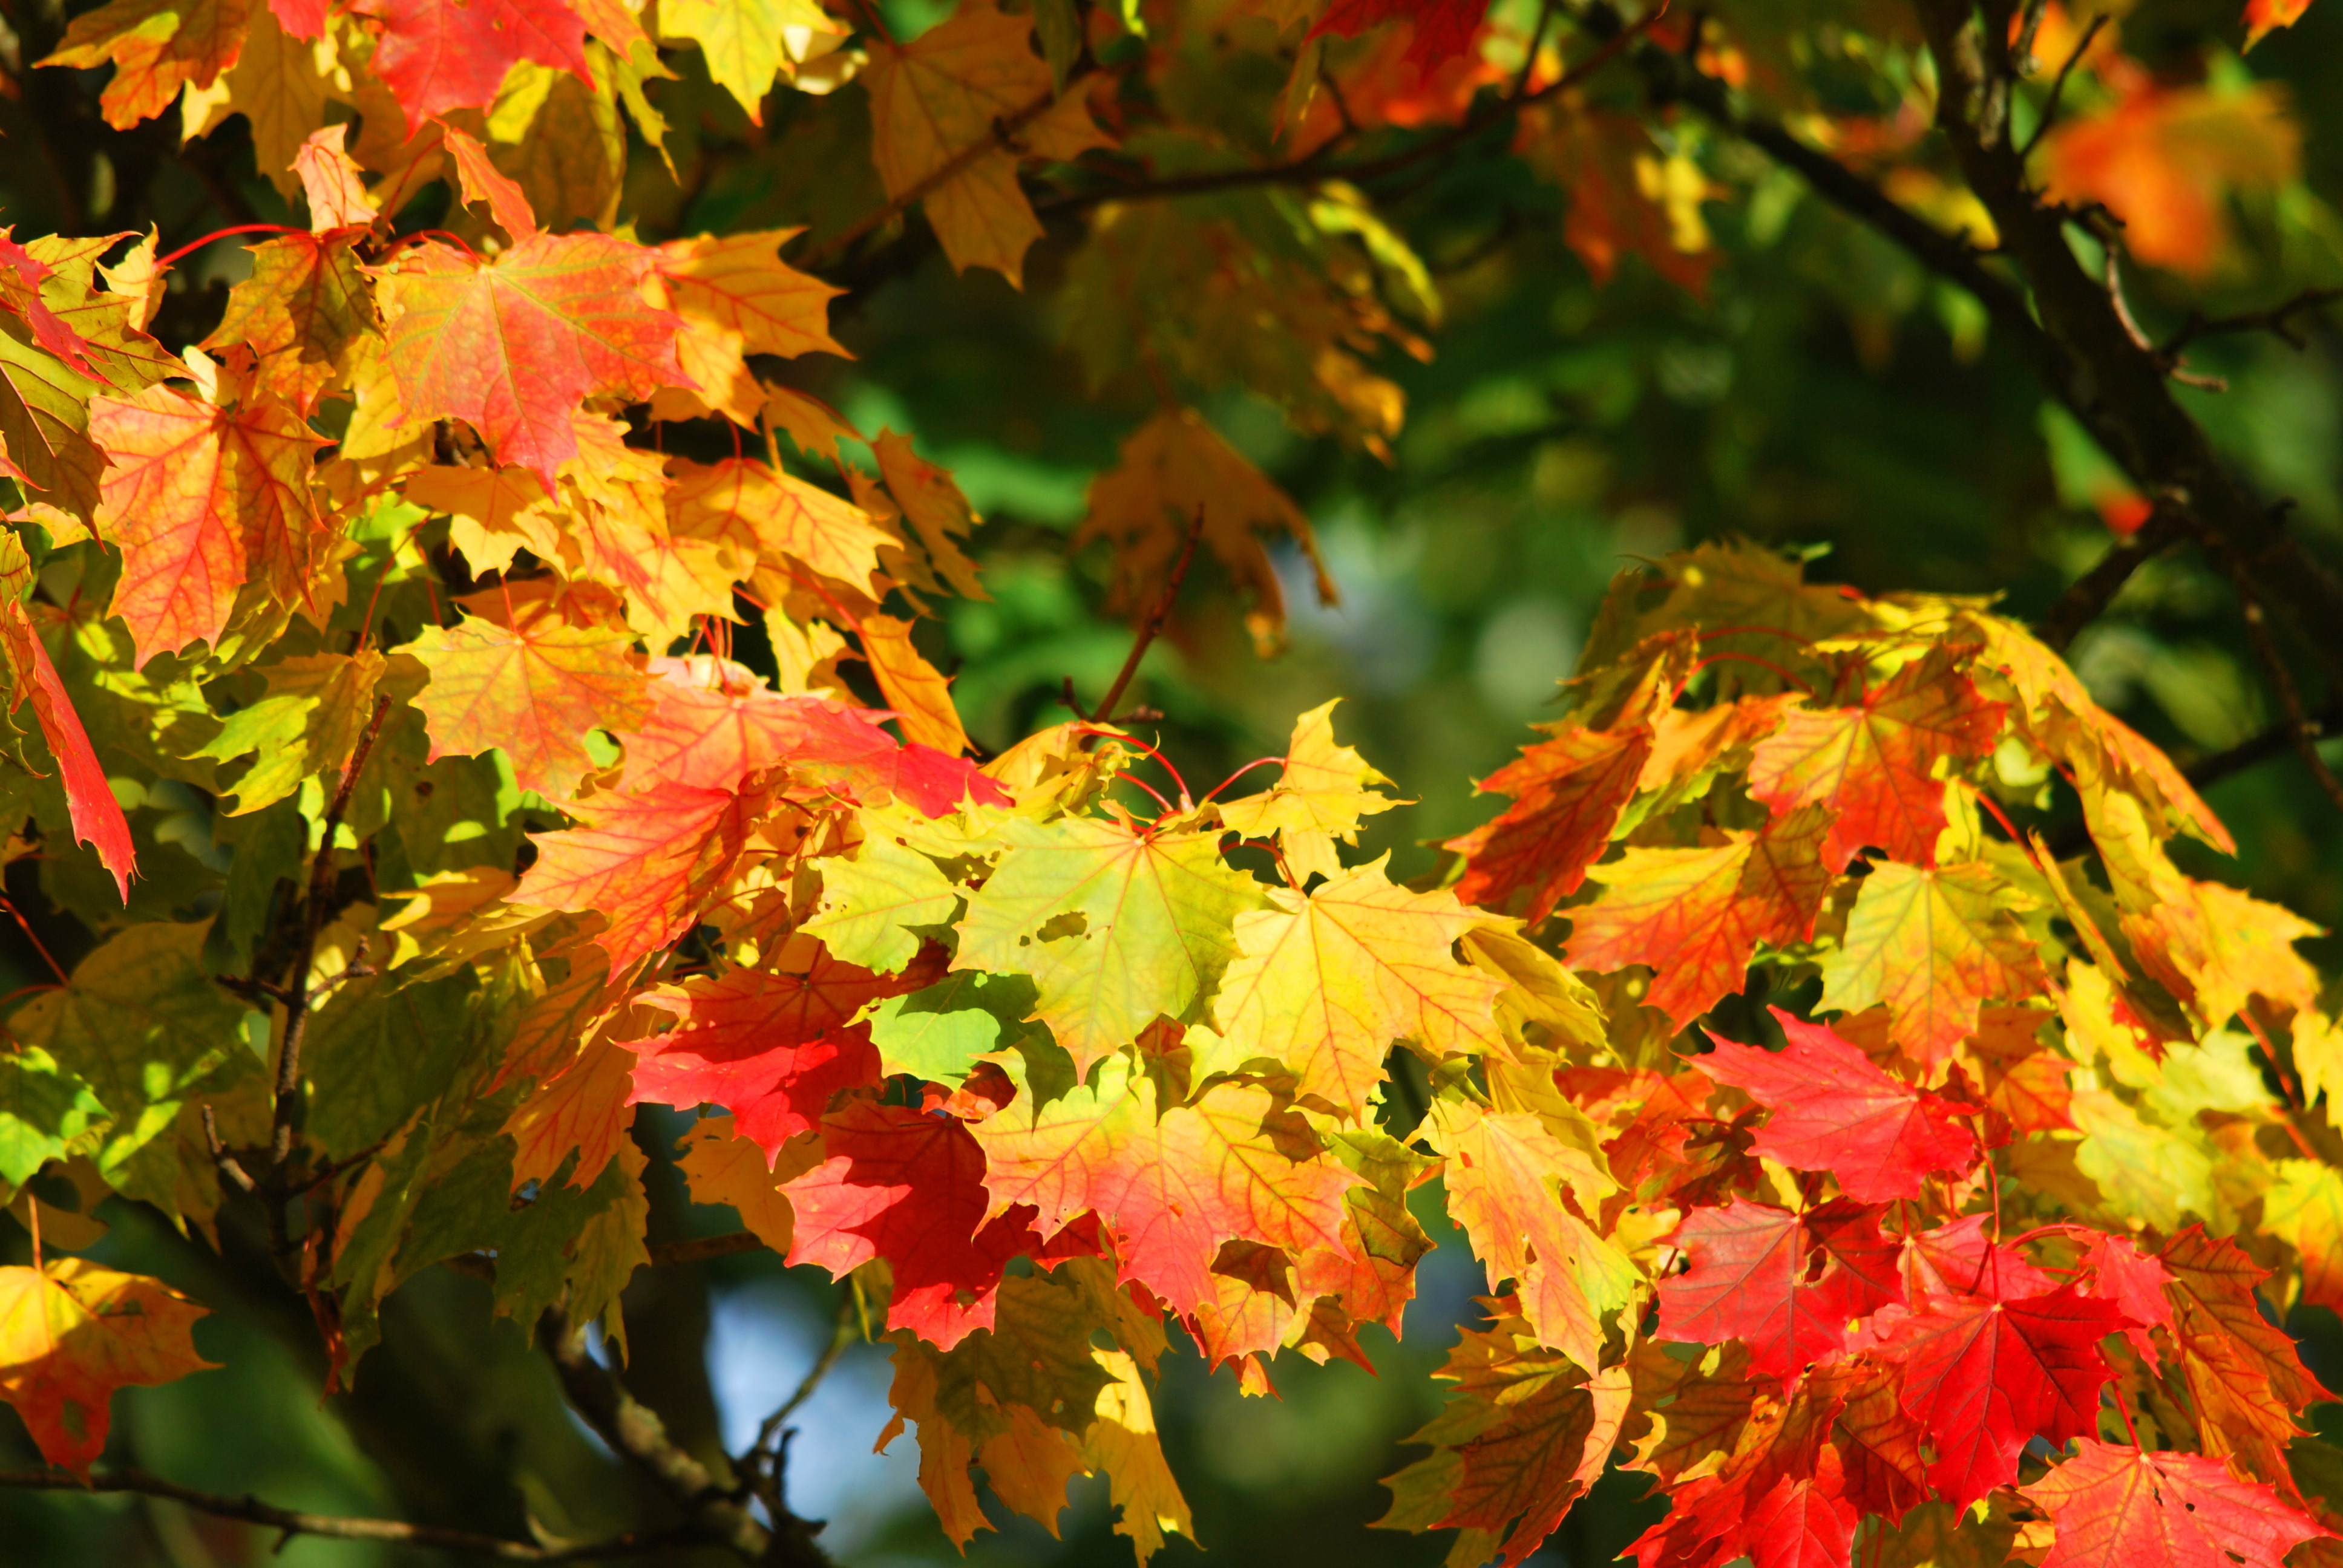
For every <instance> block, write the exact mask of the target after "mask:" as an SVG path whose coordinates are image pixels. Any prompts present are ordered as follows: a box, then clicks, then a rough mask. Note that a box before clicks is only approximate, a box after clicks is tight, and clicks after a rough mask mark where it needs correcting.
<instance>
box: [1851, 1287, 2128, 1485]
mask: <svg viewBox="0 0 2343 1568" xmlns="http://www.w3.org/2000/svg"><path fill="white" fill-rule="evenodd" d="M2123 1321H2124V1319H2123V1314H2122V1312H2120V1311H2119V1310H2118V1309H2117V1307H2115V1306H2114V1305H2113V1304H2111V1303H2109V1302H2100V1301H2094V1300H2092V1299H2091V1298H2089V1297H2087V1296H2083V1295H2078V1294H2077V1292H2075V1290H2074V1288H2073V1287H2072V1286H2061V1287H2060V1288H2059V1289H2057V1290H2056V1291H2051V1292H2046V1293H2045V1294H2041V1295H2035V1296H2019V1297H2015V1298H2012V1297H1993V1296H1975V1295H1972V1296H1955V1295H1945V1296H1932V1297H1930V1298H1929V1299H1928V1300H1927V1301H1926V1303H1925V1304H1923V1305H1921V1306H1920V1307H1918V1308H1917V1309H1916V1310H1907V1309H1906V1308H1903V1307H1898V1306H1888V1307H1883V1308H1881V1309H1880V1310H1879V1312H1878V1313H1877V1314H1876V1315H1875V1316H1874V1317H1873V1319H1872V1320H1871V1322H1870V1325H1869V1332H1868V1334H1867V1336H1866V1338H1867V1339H1868V1340H1869V1341H1870V1342H1871V1343H1872V1344H1873V1345H1874V1346H1875V1348H1876V1350H1877V1352H1879V1353H1881V1354H1883V1355H1886V1356H1888V1357H1891V1358H1893V1359H1894V1360H1896V1361H1897V1362H1900V1363H1901V1364H1902V1366H1903V1368H1904V1409H1905V1410H1906V1412H1908V1413H1909V1414H1910V1415H1911V1417H1912V1419H1913V1420H1915V1421H1916V1422H1919V1423H1920V1424H1921V1425H1922V1426H1923V1427H1925V1428H1926V1430H1927V1432H1928V1435H1929V1439H1930V1441H1931V1442H1933V1443H1934V1444H1935V1445H1936V1457H1935V1458H1934V1459H1932V1460H1930V1461H1929V1462H1928V1483H1929V1484H1930V1485H1931V1486H1933V1487H1934V1488H1936V1491H1937V1493H1939V1494H1941V1495H1942V1496H1943V1497H1944V1498H1945V1500H1946V1502H1948V1503H1952V1504H1953V1505H1954V1506H1955V1507H1956V1508H1966V1507H1967V1506H1968V1505H1969V1504H1970V1503H1974V1502H1976V1500H1977V1499H1978V1498H1980V1497H1982V1496H1984V1495H1985V1494H1986V1493H1988V1492H1990V1491H1992V1490H1993V1489H1994V1488H1995V1487H1996V1486H2005V1485H2007V1484H2008V1483H2010V1482H2012V1481H2014V1480H2016V1476H2017V1455H2018V1451H2019V1450H2020V1449H2022V1448H2024V1447H2025V1446H2026V1442H2028V1441H2029V1440H2030V1439H2032V1438H2034V1437H2036V1436H2040V1437H2043V1438H2046V1439H2047V1440H2048V1441H2049V1442H2052V1443H2054V1444H2057V1443H2064V1442H2066V1440H2067V1439H2069V1438H2072V1437H2076V1436H2079V1435H2081V1434H2083V1433H2086V1432H2093V1431H2096V1430H2097V1424H2098V1407H2099V1389H2100V1387H2101V1385H2103V1384H2105V1383H2106V1382H2107V1379H2108V1378H2109V1376H2110V1375H2112V1374H2111V1372H2110V1371H2109V1369H2108V1366H2107V1360H2106V1358H2105V1357H2103V1356H2102V1355H2100V1353H2099V1351H2098V1342H2099V1341H2100V1340H2101V1339H2103V1338H2105V1337H2106V1336H2107V1335H2108V1334H2111V1333H2113V1332H2116V1330H2117V1328H2119V1327H2121V1326H2122V1324H2123Z"/></svg>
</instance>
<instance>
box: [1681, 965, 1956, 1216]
mask: <svg viewBox="0 0 2343 1568" xmlns="http://www.w3.org/2000/svg"><path fill="white" fill-rule="evenodd" d="M1770 1011H1771V1012H1772V1013H1773V1015H1774V1018H1775V1021H1776V1022H1777V1023H1779V1024H1780V1025H1781V1027H1782V1032H1783V1034H1784V1035H1785V1037H1787V1039H1788V1041H1789V1043H1788V1044H1787V1045H1786V1046H1785V1047H1784V1048H1783V1050H1781V1051H1780V1052H1779V1053H1778V1054H1776V1053H1774V1052H1770V1051H1765V1050H1757V1049H1755V1048H1754V1047H1751V1046H1746V1045H1741V1044H1738V1043H1736V1042H1735V1041H1733V1040H1727V1039H1725V1037H1724V1036H1722V1035H1717V1034H1712V1035H1711V1037H1710V1038H1711V1040H1713V1041H1714V1043H1715V1050H1713V1051H1712V1052H1711V1053H1710V1054H1709V1055H1707V1056H1704V1057H1702V1058H1700V1059H1699V1060H1700V1070H1702V1071H1703V1072H1704V1073H1706V1074H1707V1075H1708V1076H1709V1077H1711V1078H1713V1079H1715V1080H1716V1081H1719V1082H1721V1083H1730V1084H1733V1085H1734V1086H1735V1087H1736V1088H1740V1089H1744V1090H1746V1091H1748V1092H1749V1094H1750V1096H1751V1098H1753V1099H1755V1101H1757V1102H1758V1103H1759V1104H1760V1105H1763V1106H1765V1107H1766V1108H1767V1110H1768V1111H1771V1112H1772V1114H1771V1115H1769V1116H1767V1117H1766V1119H1765V1125H1764V1126H1763V1127H1761V1128H1759V1129H1758V1130H1757V1138H1756V1142H1755V1151H1756V1152H1757V1153H1759V1154H1761V1155H1764V1156H1765V1158H1767V1159H1769V1160H1778V1161H1781V1162H1782V1163H1783V1164H1785V1165H1787V1166H1790V1167H1792V1168H1794V1169H1795V1170H1799V1171H1829V1172H1831V1174H1833V1175H1834V1176H1835V1177H1837V1178H1838V1185H1839V1191H1842V1192H1845V1194H1846V1195H1847V1196H1848V1197H1849V1198H1852V1199H1854V1200H1855V1201H1856V1202H1858V1203H1888V1202H1893V1201H1896V1200H1897V1199H1899V1198H1916V1197H1918V1196H1919V1195H1920V1190H1921V1187H1922V1185H1923V1184H1924V1183H1925V1182H1926V1181H1927V1179H1928V1177H1929V1176H1931V1175H1933V1174H1935V1173H1936V1172H1937V1171H1951V1172H1954V1173H1956V1174H1957V1173H1959V1172H1962V1171H1966V1170H1968V1169H1969V1167H1970V1166H1971V1165H1973V1164H1974V1163H1975V1162H1976V1157H1977V1147H1976V1138H1975V1137H1973V1136H1972V1135H1971V1134H1970V1132H1969V1131H1968V1129H1966V1127H1963V1126H1961V1125H1960V1124H1959V1123H1958V1122H1957V1121H1955V1120H1954V1119H1953V1115H1952V1111H1951V1108H1950V1107H1949V1106H1948V1105H1947V1104H1946V1101H1944V1100H1943V1099H1941V1098H1940V1097H1938V1096H1936V1095H1934V1094H1926V1093H1923V1092H1922V1091H1918V1090H1916V1089H1914V1088H1913V1087H1912V1086H1911V1085H1909V1084H1907V1083H1906V1082H1904V1081H1902V1080H1901V1079H1896V1078H1891V1077H1890V1076H1888V1075H1887V1074H1886V1073H1885V1072H1883V1071H1881V1070H1880V1069H1879V1068H1878V1067H1877V1066H1875V1065H1874V1063H1873V1062H1872V1060H1871V1059H1870V1058H1869V1057H1867V1056H1865V1055H1864V1054H1863V1052H1861V1051H1860V1050H1856V1049H1855V1047H1854V1046H1852V1045H1850V1044H1848V1043H1847V1042H1846V1041H1845V1040H1842V1039H1840V1038H1839V1037H1838V1036H1837V1035H1836V1034H1835V1033H1834V1032H1832V1030H1830V1029H1829V1027H1828V1026H1826V1025H1824V1024H1818V1023H1807V1022H1805V1021H1804V1020H1800V1019H1797V1018H1795V1017H1793V1016H1791V1015H1790V1014H1789V1013H1786V1012H1784V1011H1783V1010H1781V1009H1780V1008H1773V1009H1770Z"/></svg>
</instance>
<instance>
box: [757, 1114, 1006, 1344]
mask: <svg viewBox="0 0 2343 1568" xmlns="http://www.w3.org/2000/svg"><path fill="white" fill-rule="evenodd" d="M821 1136H822V1148H823V1149H824V1151H826V1152H827V1153H828V1154H829V1156H830V1157H829V1158H828V1159H827V1160H825V1161H822V1163H820V1165H818V1166H816V1167H814V1169H812V1170H811V1171H807V1172H806V1173H805V1174H804V1175H802V1176H799V1177H798V1178H797V1179H796V1180H794V1181H789V1182H788V1183H787V1184H786V1185H784V1186H783V1187H782V1189H781V1191H784V1192H786V1193H788V1194H789V1205H790V1207H791V1209H792V1210H793V1211H795V1214H796V1230H795V1232H794V1239H793V1240H792V1241H791V1242H790V1246H789V1262H791V1263H820V1265H821V1266H822V1267H823V1268H825V1269H828V1270H829V1271H830V1276H831V1277H832V1278H833V1279H844V1278H845V1277H846V1276H847V1274H849V1273H850V1272H851V1271H853V1270H855V1269H857V1268H860V1266H861V1265H862V1264H864V1263H867V1262H869V1261H870V1260H871V1259H873V1258H884V1259H886V1260H887V1266H888V1268H889V1269H890V1270H891V1271H892V1272H893V1275H894V1292H893V1294H892V1295H891V1296H890V1297H889V1298H888V1302H887V1326H888V1327H889V1328H890V1329H909V1330H910V1331H911V1332H914V1333H916V1334H918V1335H919V1336H920V1338H921V1339H924V1340H928V1341H930V1342H933V1343H934V1344H936V1345H939V1346H940V1347H941V1348H943V1349H945V1350H950V1349H951V1348H952V1346H954V1345H956V1344H958V1343H960V1341H961V1340H963V1339H965V1338H966V1337H968V1335H969V1334H970V1332H974V1331H975V1330H977V1329H989V1328H990V1327H992V1323H993V1305H994V1299H995V1295H996V1293H997V1292H998V1291H999V1289H1000V1285H1001V1271H1002V1270H1003V1269H1004V1268H1006V1267H1007V1265H1008V1262H1009V1260H1010V1259H1011V1258H1014V1257H1016V1256H1018V1255H1019V1254H1020V1253H1022V1252H1028V1251H1032V1250H1033V1249H1034V1248H1035V1247H1037V1246H1039V1245H1040V1242H1041V1238H1040V1237H1039V1236H1037V1235H1035V1234H1034V1233H1033V1228H1032V1225H1031V1220H1032V1218H1033V1211H1032V1210H1031V1209H1011V1211H1008V1212H1007V1213H1005V1214H1001V1215H999V1216H998V1217H996V1218H994V1219H992V1220H990V1221H987V1220H986V1219H985V1217H984V1210H985V1202H986V1196H985V1191H984V1151H983V1150H982V1149H981V1148H980V1147H978V1145H977V1141H976V1140H975V1139H973V1138H971V1137H970V1136H969V1132H968V1129H967V1127H966V1126H965V1125H963V1124H962V1123H961V1122H960V1121H959V1120H958V1119H957V1118H954V1117H950V1116H943V1115H931V1114H930V1113H928V1112H926V1111H914V1110H912V1109H910V1107H909V1106H902V1105H881V1104H880V1103H879V1102H878V1101H870V1100H858V1101H853V1102H851V1103H850V1104H848V1105H846V1106H844V1107H841V1108H840V1110H838V1111H834V1112H832V1113H831V1114H830V1115H829V1116H826V1117H824V1118H823V1119H822V1122H821Z"/></svg>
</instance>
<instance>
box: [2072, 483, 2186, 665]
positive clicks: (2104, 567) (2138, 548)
mask: <svg viewBox="0 0 2343 1568" xmlns="http://www.w3.org/2000/svg"><path fill="white" fill-rule="evenodd" d="M2187 531H2188V529H2187V521H2186V520H2185V518H2183V517H2182V515H2181V514H2180V513H2179V512H2177V511H2174V510H2171V509H2168V508H2158V509H2157V510H2156V511H2154V512H2151V513H2149V514H2148V518H2147V521H2146V522H2144V523H2142V524H2140V526H2139V529H2138V531H2137V532H2136V533H2134V534H2133V535H2132V537H2131V538H2128V539H2126V540H2125V541H2123V543H2121V544H2119V545H2117V547H2116V548H2113V549H2111V550H2109V551H2108V552H2107V554H2106V555H2104V556H2101V557H2100V558H2099V561H2098V564H2097V566H2095V567H2093V568H2091V569H2090V570H2089V571H2087V572H2085V573H2084V574H2083V575H2082V576H2081V577H2079V578H2076V579H2075V583H2074V586H2073V587H2071V588H2068V589H2067V590H2066V592H2065V593H2064V594H2062V595H2060V596H2059V598H2058V602H2057V603H2056V604H2054V605H2052V606H2051V607H2050V610H2049V613H2048V614H2046V615H2045V616H2044V617H2043V618H2042V624H2041V628H2040V635H2041V638H2042V640H2043V641H2044V642H2045V643H2046V644H2047V645H2048V646H2049V647H2051V648H2056V649H2057V650H2058V651H2060V652H2062V653H2063V652H2064V651H2066V645H2067V644H2068V643H2070V642H2072V641H2074V640H2075V634H2076V633H2077V632H2079V631H2081V630H2082V629H2083V628H2085V627H2087V626H2088V625H2090V624H2091V622H2093V621H2095V620H2097V619H2098V618H2099V616H2100V615H2101V613H2102V612H2104V611H2105V610H2106V609H2107V606H2108V605H2109V604H2111V603H2112V602H2114V600H2115V597H2116V595H2117V593H2119V592H2121V591H2122V589H2123V586H2124V584H2126V583H2127V582H2129V581H2130V580H2131V578H2132V574H2133V573H2134V572H2137V570H2139V568H2141V567H2143V566H2146V565H2147V563H2148V562H2149V561H2151V560H2153V559H2155V558H2157V556H2159V555H2162V554H2163V553H2164V552H2165V551H2166V550H2167V549H2168V548H2171V547H2172V546H2173V545H2175V544H2177V543H2178V542H2179V541H2180V540H2181V539H2182V538H2184V537H2186V536H2187Z"/></svg>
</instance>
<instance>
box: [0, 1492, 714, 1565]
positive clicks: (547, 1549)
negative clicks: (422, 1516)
mask: <svg viewBox="0 0 2343 1568" xmlns="http://www.w3.org/2000/svg"><path fill="white" fill-rule="evenodd" d="M0 1487H7V1488H14V1489H15V1490H18V1491H25V1492H85V1491H86V1492H93V1493H96V1492H131V1493H139V1494H140V1495H142V1496H146V1497H161V1498H166V1499H168V1500H169V1501H171V1502H173V1503H184V1504H186V1506H187V1507H189V1508H193V1509H196V1510H198V1511H200V1512H202V1513H209V1514H214V1515H216V1516H217V1517H219V1518H221V1519H240V1520H242V1521H243V1522H244V1523H247V1524H257V1525H260V1526H262V1527H263V1528H265V1529H269V1530H276V1531H280V1532H282V1533H283V1535H282V1539H280V1541H279V1542H278V1545H279V1547H280V1548H281V1547H282V1545H283V1543H284V1542H285V1541H288V1540H291V1539H292V1538H293V1537H294V1536H297V1535H316V1536H320V1537H323V1538H326V1539H327V1540H334V1541H382V1542H387V1543H391V1544H393V1545H399V1546H422V1547H428V1548H431V1549H433V1550H435V1551H439V1552H454V1553H462V1554H463V1555H465V1556H468V1557H488V1558H492V1559H495V1560H496V1561H498V1562H501V1563H590V1562H601V1561H605V1560H608V1559H609V1558H613V1557H642V1556H649V1555H651V1554H652V1553H656V1552H657V1551H658V1550H659V1548H661V1547H664V1546H671V1545H683V1544H688V1543H692V1542H696V1541H700V1540H703V1539H705V1537H704V1536H703V1535H702V1533H700V1532H699V1530H697V1529H695V1528H682V1529H676V1530H664V1531H657V1532H650V1533H640V1534H638V1533H628V1534H625V1535H618V1536H613V1537H611V1538H610V1539H609V1540H608V1541H589V1542H585V1543H579V1544H578V1545H574V1546H541V1545H539V1544H538V1543H536V1542H533V1541H509V1540H507V1539H505V1538H504V1537H503V1536H499V1535H480V1534H476V1533H473V1532H471V1531H468V1530H447V1529H442V1528H440V1527H439V1526H437V1525H433V1524H410V1523H407V1522H406V1521H405V1520H402V1519H357V1518H349V1517H346V1516H343V1515H340V1514H332V1513H303V1512H301V1511H300V1510H298V1509H293V1508H278V1507H276V1506H274V1505H272V1504H270V1503H263V1502H261V1501H260V1500H259V1499H258V1498H256V1497H249V1496H246V1497H223V1496H220V1495H219V1494H217V1493H209V1492H197V1491H196V1490H195V1489H194V1488H193V1487H189V1486H181V1485H180V1484H179V1483H176V1482H174V1481H166V1480H164V1479H163V1478H162V1477H161V1476H158V1475H149V1474H147V1473H146V1472H145V1471H142V1470H108V1471H100V1472H96V1473H93V1474H92V1475H91V1476H90V1478H89V1482H88V1483H87V1485H84V1484H83V1483H82V1482H81V1481H80V1480H78V1479H77V1478H75V1476H72V1475H69V1474H67V1473H65V1472H64V1471H61V1470H9V1471H0Z"/></svg>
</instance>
